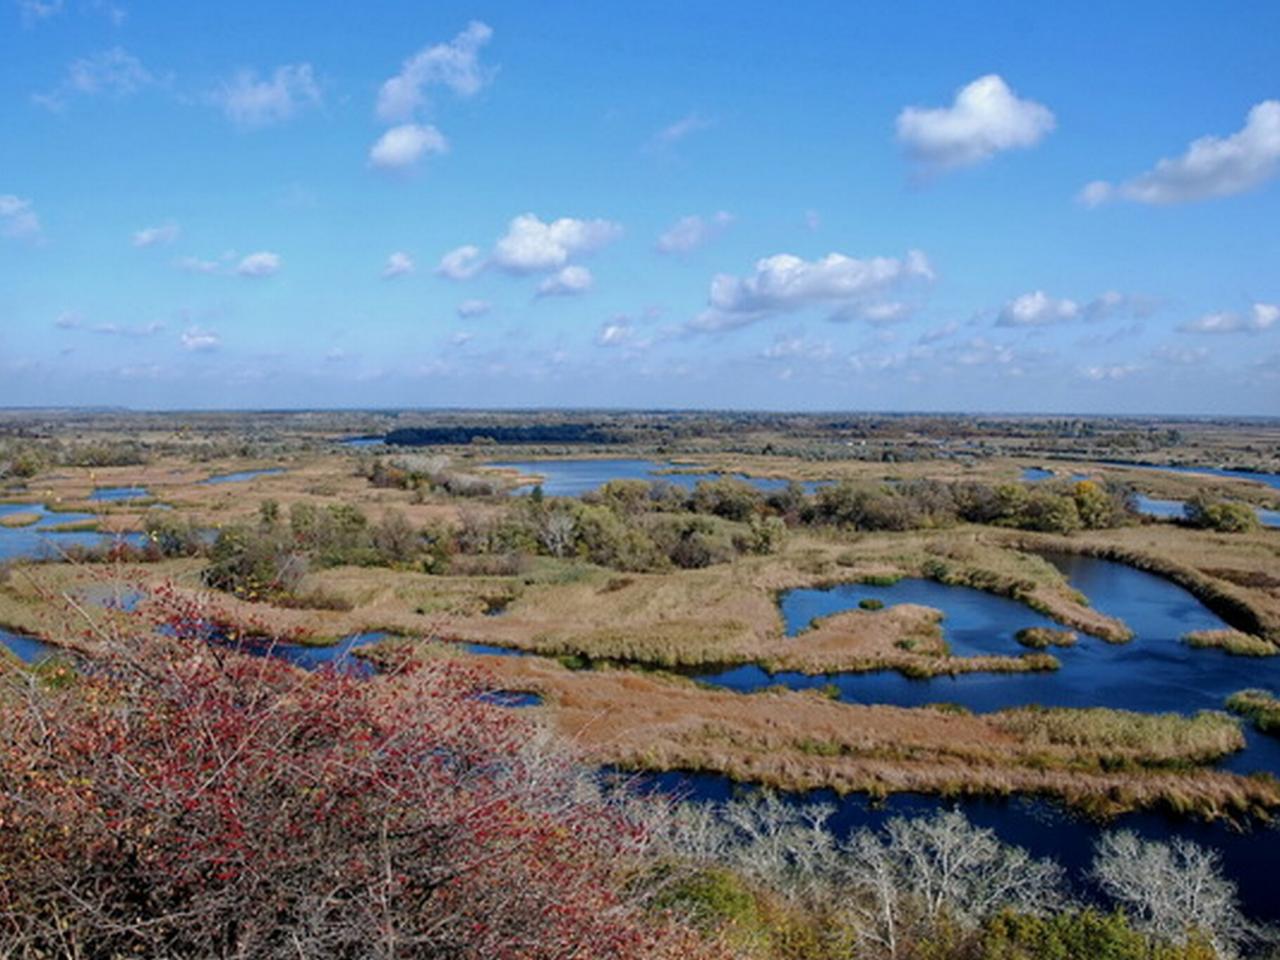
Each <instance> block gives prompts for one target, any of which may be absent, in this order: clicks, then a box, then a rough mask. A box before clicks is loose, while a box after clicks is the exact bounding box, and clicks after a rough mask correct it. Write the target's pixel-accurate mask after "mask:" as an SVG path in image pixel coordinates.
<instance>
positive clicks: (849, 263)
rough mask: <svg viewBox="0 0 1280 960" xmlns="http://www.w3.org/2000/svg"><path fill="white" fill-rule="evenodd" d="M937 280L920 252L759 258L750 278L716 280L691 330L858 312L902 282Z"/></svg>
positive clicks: (691, 325)
mask: <svg viewBox="0 0 1280 960" xmlns="http://www.w3.org/2000/svg"><path fill="white" fill-rule="evenodd" d="M933 278H934V273H933V268H932V267H931V266H930V264H929V260H928V258H927V257H925V255H924V254H923V253H921V252H920V251H919V250H912V251H910V252H909V253H908V254H907V255H906V256H905V257H903V258H901V259H897V258H894V257H873V258H871V259H867V260H859V259H855V258H854V257H848V256H845V255H844V254H841V253H830V254H828V255H827V256H825V257H823V258H822V259H821V260H813V261H809V260H803V259H801V258H800V257H797V256H794V255H792V254H789V253H780V254H777V255H775V256H772V257H765V258H764V259H762V260H758V261H757V262H756V265H755V270H754V271H753V272H752V273H751V274H749V275H748V276H745V277H735V276H732V275H730V274H723V273H722V274H717V275H716V276H715V277H714V278H713V279H712V281H711V292H710V296H709V298H708V307H707V309H706V310H705V311H703V312H702V313H701V314H699V315H698V317H697V318H695V319H694V320H693V321H692V322H691V323H690V324H689V327H690V329H692V330H700V331H715V330H727V329H732V328H734V327H740V326H745V325H746V324H749V323H754V322H755V321H757V320H760V319H763V318H764V317H767V316H770V315H774V314H779V313H787V312H791V311H795V310H801V309H803V308H805V307H811V306H828V307H834V308H835V309H836V310H838V311H839V310H848V309H853V308H856V307H857V306H859V305H861V304H863V303H865V302H867V301H868V300H869V298H873V297H875V296H876V295H878V294H881V293H883V292H884V291H886V290H888V289H890V288H892V287H894V286H896V285H898V284H901V283H904V282H906V281H909V280H913V279H915V280H924V281H929V280H932V279H933Z"/></svg>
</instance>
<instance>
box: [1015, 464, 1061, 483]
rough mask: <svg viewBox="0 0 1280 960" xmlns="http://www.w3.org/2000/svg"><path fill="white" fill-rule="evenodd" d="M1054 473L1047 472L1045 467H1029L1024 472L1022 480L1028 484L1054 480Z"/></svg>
mask: <svg viewBox="0 0 1280 960" xmlns="http://www.w3.org/2000/svg"><path fill="white" fill-rule="evenodd" d="M1053 477H1054V472H1053V471H1052V470H1046V469H1044V467H1027V468H1026V469H1024V470H1023V471H1022V479H1023V480H1026V481H1027V482H1028V483H1036V482H1037V481H1039V480H1052V479H1053Z"/></svg>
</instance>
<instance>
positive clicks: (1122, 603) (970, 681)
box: [0, 461, 1280, 919]
mask: <svg viewBox="0 0 1280 960" xmlns="http://www.w3.org/2000/svg"><path fill="white" fill-rule="evenodd" d="M625 462H626V463H630V464H634V465H635V467H634V471H635V474H636V475H637V476H643V478H645V479H652V478H653V477H652V476H650V475H649V474H651V471H652V469H653V467H654V466H657V467H659V468H662V467H663V465H661V464H655V463H654V462H653V461H625ZM563 463H564V462H562V464H561V465H563ZM577 463H579V464H580V465H579V466H569V467H567V468H566V469H567V471H568V472H567V473H566V472H557V473H556V474H555V475H554V476H553V475H552V474H551V473H550V472H549V471H548V470H547V466H548V465H547V464H545V463H536V464H535V463H529V464H510V465H509V466H514V467H517V468H519V469H522V470H528V471H529V472H535V471H536V472H539V473H542V474H544V475H546V476H547V478H548V480H547V483H545V484H544V489H545V490H546V492H547V493H549V494H553V495H569V494H571V493H573V492H582V491H583V490H585V489H594V488H595V487H596V486H598V485H599V484H600V483H602V482H604V480H606V479H611V478H613V477H614V476H617V475H618V473H617V472H616V470H617V464H618V463H620V461H613V462H609V461H579V462H577ZM602 464H607V466H605V467H603V469H604V470H607V471H609V473H608V475H605V476H602V474H601V473H600V472H599V471H600V469H602V468H601V465H602ZM704 476H705V475H704ZM670 479H672V481H673V482H678V483H681V485H689V486H691V485H692V484H693V483H695V482H696V479H698V477H696V476H695V475H688V474H683V475H681V474H677V475H672V476H671V477H670ZM11 513H30V514H35V515H36V516H37V518H38V519H37V521H36V522H35V523H33V524H31V525H30V526H25V527H19V528H4V527H0V559H4V558H15V557H28V556H49V555H56V550H57V548H58V547H61V546H64V545H71V544H79V545H84V546H92V545H96V544H98V543H101V542H103V540H104V539H109V538H108V537H106V535H103V534H97V533H52V532H50V531H49V527H51V526H55V525H58V524H63V523H68V522H71V523H75V522H80V521H84V520H90V519H93V518H92V516H91V515H88V514H52V513H50V512H49V511H47V510H45V509H44V508H43V507H39V506H19V505H2V506H0V516H4V515H6V514H11ZM50 550H52V551H53V553H52V554H50V553H49V552H48V551H50ZM1047 559H1049V560H1050V561H1051V562H1052V563H1054V564H1055V565H1056V566H1057V567H1058V568H1059V569H1060V570H1061V571H1062V572H1063V573H1064V575H1065V576H1066V577H1067V579H1068V580H1069V582H1070V583H1071V585H1072V586H1074V587H1075V588H1076V589H1078V590H1080V591H1081V592H1082V593H1084V594H1085V595H1086V596H1087V597H1088V598H1089V601H1090V603H1091V604H1092V605H1093V606H1094V607H1095V608H1097V609H1098V610H1100V611H1102V612H1103V613H1107V614H1110V615H1112V616H1115V617H1119V618H1120V619H1122V620H1123V621H1124V622H1125V623H1126V624H1128V625H1129V627H1130V628H1131V629H1132V630H1133V631H1134V633H1135V638H1134V639H1133V640H1132V641H1130V642H1129V643H1126V644H1109V643H1106V642H1104V641H1102V640H1099V639H1097V638H1094V637H1090V636H1087V635H1081V637H1080V640H1079V643H1078V644H1077V645H1076V646H1074V647H1070V648H1063V649H1057V648H1055V649H1054V650H1052V653H1053V654H1054V656H1056V657H1057V658H1058V659H1059V660H1060V661H1061V663H1062V668H1061V669H1060V670H1057V671H1054V672H1050V673H1028V674H965V675H961V676H957V677H936V678H933V679H928V680H913V679H908V678H906V677H903V676H901V675H900V674H898V673H896V672H892V671H880V672H875V673H862V674H853V673H837V674H829V675H823V676H814V677H810V676H805V675H802V674H797V673H779V674H773V675H771V674H768V673H767V672H766V671H764V670H763V669H761V668H760V667H758V666H742V667H737V668H734V669H729V670H717V671H708V672H706V673H704V674H702V675H700V676H699V679H700V680H702V681H703V682H706V683H708V684H712V685H715V686H721V687H725V688H729V689H732V690H737V691H741V692H749V691H753V690H757V689H760V688H762V687H765V686H769V685H775V684H783V685H786V686H788V687H792V688H796V689H804V688H812V687H821V686H827V685H828V684H834V685H835V687H836V688H837V689H838V690H839V695H840V698H841V699H842V700H845V701H848V702H854V703H877V704H893V705H898V706H906V707H913V706H921V705H925V704H930V703H942V702H946V703H955V704H960V705H963V706H965V707H967V708H969V709H971V710H973V711H975V712H986V711H991V710H999V709H1004V708H1008V707H1015V706H1021V705H1026V704H1033V703H1035V704H1042V705H1046V706H1063V707H1090V706H1105V707H1114V708H1118V709H1128V710H1138V711H1145V712H1178V713H1184V714H1186V713H1193V712H1195V711H1198V710H1206V709H1210V710H1211V709H1221V708H1222V705H1223V701H1224V700H1225V698H1226V697H1227V696H1229V695H1230V694H1232V693H1234V692H1236V691H1237V690H1240V689H1244V688H1247V687H1265V688H1269V689H1271V690H1273V691H1280V657H1275V658H1267V659H1261V660H1260V659H1254V658H1243V657H1232V656H1230V655H1228V654H1225V653H1223V652H1221V651H1219V650H1213V649H1193V648H1191V647H1189V646H1188V645H1187V644H1186V643H1184V642H1182V639H1181V638H1182V637H1183V636H1184V635H1185V634H1187V633H1188V632H1191V631H1195V630H1206V629H1220V628H1223V627H1225V626H1226V624H1224V623H1223V621H1222V620H1221V619H1220V618H1219V617H1218V616H1217V615H1216V614H1214V613H1213V612H1212V611H1210V610H1209V609H1207V608H1206V607H1205V606H1204V605H1203V604H1202V603H1200V601H1199V600H1197V599H1196V598H1195V597H1194V596H1192V595H1191V594H1190V593H1188V592H1187V591H1186V590H1184V589H1183V588H1181V587H1179V586H1177V585H1176V584H1173V583H1171V582H1169V581H1167V580H1164V579H1163V578H1160V577H1157V576H1155V575H1153V574H1149V573H1145V572H1143V571H1139V570H1135V569H1133V568H1130V567H1126V566H1124V565H1121V564H1117V563H1113V562H1110V561H1105V560H1099V559H1095V558H1089V557H1082V556H1074V555H1055V556H1050V557H1048V558H1047ZM866 599H875V600H880V601H881V602H883V603H885V604H886V605H889V604H897V603H918V604H924V605H926V606H930V607H934V608H936V609H938V610H940V611H942V612H943V614H944V620H943V630H944V635H945V637H946V639H947V642H948V644H949V646H950V648H951V650H952V651H953V652H954V653H955V654H958V655H972V654H982V653H1008V654H1016V653H1021V652H1024V650H1023V648H1022V647H1021V646H1019V645H1018V644H1017V642H1016V641H1015V640H1014V634H1015V633H1016V632H1017V631H1018V630H1020V629H1022V628H1024V627H1029V626H1053V625H1054V624H1052V623H1051V622H1050V621H1049V620H1048V619H1047V618H1045V617H1044V616H1042V615H1041V614H1038V613H1036V612H1035V611H1033V610H1031V609H1030V608H1029V607H1026V606H1024V605H1022V604H1020V603H1017V602H1015V601H1013V600H1009V599H1006V598H1003V597H998V596H994V595H991V594H986V593H982V592H980V591H977V590H973V589H969V588H965V587H949V586H945V585H942V584H938V583H934V582H932V581H927V580H917V579H906V580H902V581H899V582H898V583H896V584H894V585H892V586H876V585H864V584H845V585H841V586H836V587H831V588H827V589H803V590H793V591H790V592H788V593H786V594H784V595H783V596H782V597H781V599H780V613H781V616H782V619H783V622H784V625H785V628H786V633H787V635H788V637H789V638H790V639H789V641H788V642H790V643H797V644H802V643H804V642H805V630H806V629H807V627H808V626H809V624H810V623H811V621H812V620H813V619H814V618H816V617H823V616H828V615H831V614H833V613H837V612H840V611H843V610H851V609H856V608H857V607H858V605H859V602H860V601H862V600H866ZM383 636H384V635H383V634H379V633H365V634H357V635H355V636H351V637H347V638H346V639H344V640H342V641H341V642H340V643H337V644H334V645H332V646H328V647H313V646H303V645H292V644H279V645H276V646H274V647H271V648H262V649H258V650H250V652H256V653H260V654H271V655H275V656H281V657H284V658H285V659H288V660H289V661H290V662H292V663H295V664H297V665H298V666H301V667H303V668H306V669H316V668H318V667H321V666H325V665H333V666H335V667H336V668H338V669H341V670H348V671H352V672H355V673H357V674H358V675H367V674H368V673H371V672H372V670H373V668H372V666H371V665H370V664H369V663H368V662H367V661H365V660H363V659H362V658H360V657H359V656H356V655H355V651H356V650H358V648H359V647H361V646H364V645H367V644H371V643H376V642H377V641H378V640H380V639H382V638H383ZM0 643H2V644H4V645H5V646H7V647H9V648H10V649H11V650H13V651H14V652H15V653H17V654H18V655H19V656H20V657H22V658H23V659H24V660H33V659H37V658H38V657H40V656H41V655H43V654H45V653H47V652H48V650H49V648H48V647H47V646H45V645H44V644H42V643H41V642H40V641H38V640H34V639H33V638H30V637H23V636H19V635H15V634H13V633H8V632H5V631H3V630H0ZM470 649H471V652H473V653H488V654H515V653H517V651H512V650H509V649H506V648H501V647H492V648H490V647H481V646H475V647H472V648H470ZM486 696H487V697H492V698H493V702H497V703H500V704H502V705H504V706H512V707H521V706H529V705H533V704H534V703H536V702H537V701H536V700H535V698H533V697H530V696H528V695H524V694H521V693H519V692H511V691H494V692H492V693H491V694H487V695H486ZM1246 737H1247V741H1248V747H1247V749H1245V750H1244V751H1241V752H1240V753H1238V754H1235V755H1233V756H1231V757H1229V758H1227V759H1226V760H1224V761H1223V762H1222V763H1221V766H1222V767H1223V768H1224V769H1228V770H1232V771H1235V772H1239V773H1251V772H1257V771H1266V772H1270V773H1272V774H1280V740H1276V739H1275V738H1270V737H1265V736H1262V735H1260V734H1257V733H1256V732H1255V731H1253V729H1252V728H1251V727H1248V726H1246ZM646 780H647V782H648V783H650V784H651V785H652V786H653V787H654V788H657V789H662V790H664V791H674V792H678V793H681V794H683V795H687V796H688V797H689V798H691V799H693V800H695V801H697V800H718V799H724V798H725V797H727V796H728V795H730V793H731V792H732V791H733V790H735V789H737V788H735V787H734V786H733V785H732V784H730V783H729V782H728V781H727V780H726V779H724V778H722V777H717V776H708V775H693V774H668V775H662V776H656V777H650V778H646ZM797 799H805V800H826V801H829V802H831V803H834V804H835V805H836V806H837V814H836V816H835V819H834V821H833V825H834V826H835V828H836V829H837V830H838V831H844V832H847V831H850V830H853V829H856V828H859V827H863V826H876V825H878V824H880V823H882V822H883V821H884V820H885V819H886V818H888V817H890V816H894V815H903V814H919V813H927V812H929V811H932V810H935V809H937V808H939V807H940V806H946V807H953V806H954V807H959V808H961V809H963V810H964V812H965V813H966V814H967V815H968V816H969V817H970V819H971V820H973V821H974V822H975V823H978V824H980V825H983V826H988V827H991V828H992V829H993V830H995V831H996V832H997V833H998V834H999V835H1000V836H1001V837H1002V838H1004V839H1005V840H1007V841H1010V842H1013V843H1017V844H1019V845H1021V846H1023V847H1026V848H1027V849H1028V850H1030V851H1032V852H1033V853H1035V854H1037V855H1041V856H1052V857H1054V858H1055V859H1057V860H1058V861H1059V862H1060V863H1062V864H1063V865H1064V866H1065V867H1067V868H1068V870H1069V871H1070V872H1071V873H1072V875H1073V877H1074V880H1075V882H1076V884H1077V886H1078V887H1079V888H1080V889H1081V890H1082V891H1087V882H1086V880H1085V872H1086V868H1087V865H1088V860H1089V858H1090V856H1091V848H1092V843H1093V841H1094V839H1095V838H1096V837H1097V835H1098V833H1099V831H1100V830H1102V829H1104V828H1103V827H1101V826H1099V825H1098V824H1096V823H1093V822H1091V821H1088V820H1085V819H1082V818H1079V817H1077V816H1074V815H1072V814H1070V813H1069V812H1067V811H1065V810H1063V809H1062V808H1061V807H1060V806H1059V805H1058V804H1055V803H1053V802H1050V801H1043V800H1036V799H1027V798H1015V799H1010V800H988V799H969V800H963V801H955V800H944V799H938V798H933V797H927V796H920V795H898V796H893V797H891V798H889V799H888V800H887V801H884V802H880V803H872V802H870V801H868V799H867V798H865V797H862V796H850V797H845V798H837V797H835V796H834V795H832V794H830V793H825V792H819V793H817V794H810V795H806V796H805V797H803V798H797ZM1110 826H1112V827H1121V828H1130V829H1134V830H1136V831H1138V832H1139V833H1141V834H1143V835H1145V836H1147V837H1151V838H1161V839H1167V838H1169V837H1171V836H1182V837H1186V838H1188V839H1191V840H1194V841H1196V842H1198V843H1202V844H1205V845H1208V846H1211V847H1213V848H1215V849H1217V850H1218V851H1219V852H1220V853H1221V855H1222V858H1223V864H1224V868H1225V870H1226V872H1227V873H1228V875H1229V876H1231V877H1232V879H1234V880H1235V881H1236V882H1237V884H1238V885H1239V887H1240V892H1241V897H1242V901H1243V903H1244V905H1245V907H1246V909H1247V910H1248V911H1249V912H1250V913H1251V914H1253V915H1254V916H1257V917H1261V918H1269V919H1276V918H1280V885H1277V884H1276V883H1275V882H1274V877H1273V871H1274V865H1275V864H1276V863H1280V829H1277V828H1275V827H1271V826H1266V825H1255V826H1254V827H1253V828H1251V829H1248V830H1243V831H1242V830H1237V829H1234V828H1232V827H1230V826H1227V825H1224V824H1206V823H1201V822H1198V821H1194V820H1189V819H1184V818H1174V817H1170V816H1165V815H1162V814H1159V813H1135V814H1128V815H1125V816H1123V817H1120V818H1119V819H1118V820H1117V821H1116V822H1115V823H1113V824H1111V825H1110Z"/></svg>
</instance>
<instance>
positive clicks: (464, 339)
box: [449, 330, 476, 347]
mask: <svg viewBox="0 0 1280 960" xmlns="http://www.w3.org/2000/svg"><path fill="white" fill-rule="evenodd" d="M475 336H476V335H475V334H474V333H472V332H471V331H469V330H459V331H457V332H456V333H454V334H453V335H452V336H450V337H449V346H451V347H465V346H466V345H467V344H468V343H470V342H471V341H472V340H474V339H475Z"/></svg>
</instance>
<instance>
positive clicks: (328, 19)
mask: <svg viewBox="0 0 1280 960" xmlns="http://www.w3.org/2000/svg"><path fill="white" fill-rule="evenodd" d="M0 131H3V133H2V134H0V405H4V406H54V405H57V406H61V405H112V406H131V407H138V408H151V409H159V408H180V409H181V408H235V407H254V408H263V407H267V408H302V407H326V408H329V407H362V408H368V407H546V406H556V407H644V408H693V407H697V408H752V409H792V410H806V409H808V410H927V411H993V412H1006V411H1007V412H1077V413H1134V414H1142V413H1167V414H1264V415H1278V414H1280V4H1276V3H1272V2H1267V0H1256V2H1223V3H1216V4H1206V3H1201V2H1178V0H1174V2H1170V0H1162V2H1160V3H1158V4H1157V3H1146V2H1141V0H1134V2H1128V3H1123V4H1103V3H1081V4H1053V5H1050V4H1027V3H1025V2H1019V3H1007V4H1006V3H981V4H979V3H973V4H938V3H932V2H928V3H925V2H902V3H893V4H872V3H833V2H819V0H802V2H798V3H791V4H777V3H765V2H745V0H743V2H736V3H733V4H732V5H730V4H728V3H687V2H671V0H652V2H646V3H623V2H620V0H617V2H614V0H609V2H601V3H580V2H565V0H545V2H539V3H536V4H533V3H527V2H510V3H503V2H490V3H467V4H461V3H452V2H432V3H427V2H421V0H419V2H414V3H400V2H390V0H387V2H375V0H370V2H368V3H359V4H355V3H337V2H333V3H321V2H316V0H307V2H300V0H277V2H273V3H270V4H263V3H260V2H240V0H223V2H219V3H217V4H196V3H189V4H174V3H171V2H159V0H152V2H145V0H0Z"/></svg>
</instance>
